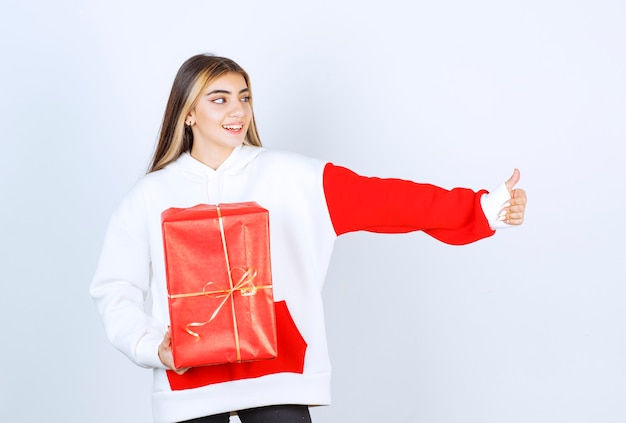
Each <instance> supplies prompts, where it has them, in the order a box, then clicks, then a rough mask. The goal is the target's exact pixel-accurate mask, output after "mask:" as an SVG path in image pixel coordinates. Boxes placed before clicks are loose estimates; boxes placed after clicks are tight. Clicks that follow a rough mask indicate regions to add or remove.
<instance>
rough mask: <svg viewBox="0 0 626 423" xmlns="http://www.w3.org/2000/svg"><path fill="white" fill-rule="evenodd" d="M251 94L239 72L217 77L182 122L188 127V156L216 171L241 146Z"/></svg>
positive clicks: (246, 124)
mask: <svg viewBox="0 0 626 423" xmlns="http://www.w3.org/2000/svg"><path fill="white" fill-rule="evenodd" d="M249 101H250V91H249V89H248V86H247V84H246V81H245V79H244V78H243V76H241V75H240V74H238V73H228V74H226V75H223V76H221V77H219V78H217V79H216V80H215V81H213V82H212V83H211V84H209V86H208V87H206V89H205V90H204V92H203V93H202V94H201V95H200V98H199V99H198V103H197V104H196V107H195V108H194V109H193V110H192V111H191V112H190V113H189V115H188V116H187V119H186V120H185V122H186V123H187V124H190V125H191V130H192V132H193V147H192V149H191V155H192V156H194V157H195V158H196V159H198V160H200V161H202V162H204V163H206V164H207V165H209V166H211V167H213V168H214V169H215V168H217V167H218V166H219V165H220V164H222V162H223V161H224V160H226V158H227V157H228V155H229V154H230V153H231V152H232V151H233V149H234V148H235V147H237V146H238V145H240V144H241V143H243V141H244V139H245V137H246V133H247V131H248V126H249V125H250V119H251V118H252V108H251V106H250V103H249Z"/></svg>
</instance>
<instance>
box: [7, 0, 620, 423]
mask: <svg viewBox="0 0 626 423" xmlns="http://www.w3.org/2000/svg"><path fill="white" fill-rule="evenodd" d="M624 22H626V3H624V2H623V1H621V0H614V1H609V0H594V1H591V0H587V1H585V0H578V1H576V0H572V1H565V0H562V1H559V0H530V1H498V0H477V1H471V2H469V1H462V0H443V1H436V2H435V1H416V2H410V1H399V0H387V1H384V2H372V1H352V0H351V1H340V0H332V1H330V0H316V1H307V2H296V1H244V2H237V1H222V2H216V1H190V0H179V1H144V0H141V1H140V0H135V1H128V2H127V1H118V0H109V1H70V0H57V1H45V0H36V1H6V0H5V1H3V4H2V11H1V13H0V45H1V46H2V49H1V52H0V53H1V63H2V65H1V66H0V81H1V82H0V83H1V85H2V92H1V94H0V107H1V109H0V143H1V147H2V148H1V150H0V205H1V207H0V231H1V232H0V249H1V250H0V253H1V254H0V283H1V288H2V291H1V294H0V319H1V327H2V341H1V344H0V345H1V349H0V364H1V366H0V420H1V421H6V422H35V421H50V422H77V423H83V422H89V423H111V422H115V423H127V422H128V423H130V422H134V423H142V422H149V421H150V419H151V416H150V384H151V372H150V371H147V370H143V369H140V368H138V367H135V366H134V365H133V364H131V363H130V362H129V361H128V360H127V359H126V358H125V357H124V356H123V355H122V354H120V353H119V352H117V351H116V350H115V349H114V348H113V347H112V346H110V344H109V343H108V341H107V340H106V337H105V334H104V330H103V329H102V326H101V324H100V320H99V316H98V315H97V312H96V309H95V307H94V305H93V304H92V302H91V299H90V298H89V295H88V286H89V284H90V281H91V277H92V274H93V272H94V270H95V266H96V262H97V259H98V254H99V250H100V246H101V243H102V240H103V236H104V230H105V227H106V224H107V221H108V218H109V216H110V214H111V212H112V210H113V208H114V207H115V206H116V204H117V203H118V201H120V199H121V198H122V197H123V196H124V194H125V193H126V192H127V191H128V189H130V187H131V186H132V184H133V183H134V182H135V181H136V180H137V178H139V177H140V176H141V175H142V174H143V173H144V172H145V169H146V166H147V164H148V161H149V159H150V155H151V153H152V149H153V146H154V142H155V139H156V134H157V131H158V127H159V125H160V119H161V117H162V113H163V110H164V107H165V101H166V98H167V95H168V93H169V89H170V86H171V82H172V80H173V78H174V74H175V72H176V70H177V69H178V67H179V66H180V65H181V64H182V62H183V61H184V60H185V59H187V58H188V57H189V56H191V55H193V54H196V53H201V52H212V53H216V54H220V55H225V56H229V57H232V58H233V59H235V60H236V61H238V62H239V63H240V64H241V65H242V66H243V67H244V68H246V69H247V70H248V72H249V73H250V75H251V77H252V87H253V90H254V96H255V111H256V117H257V122H258V125H259V130H260V133H261V138H262V140H263V142H264V144H265V145H266V146H267V147H270V148H277V149H289V150H293V151H297V152H301V153H304V154H307V155H310V156H315V157H319V158H323V159H325V160H329V161H333V162H335V163H337V164H341V165H345V166H348V167H351V168H352V169H354V170H355V171H357V172H360V173H363V174H369V175H378V176H395V177H402V178H409V179H413V180H418V181H424V182H432V183H435V184H438V185H441V186H444V187H447V188H452V187H454V186H458V185H462V186H469V187H472V188H476V189H478V188H483V187H484V188H488V189H490V188H493V187H494V186H495V185H497V184H498V183H500V182H502V181H504V180H505V179H506V178H508V176H509V175H510V173H511V171H512V170H513V168H514V167H519V168H520V169H521V172H522V181H521V184H520V185H521V186H523V187H524V188H526V190H527V191H528V194H529V199H530V201H529V206H528V212H527V223H526V224H525V225H524V226H523V227H522V228H518V229H507V230H504V231H500V232H499V233H498V234H496V236H495V237H492V238H489V239H487V240H484V241H481V242H479V243H476V244H473V245H469V246H465V247H450V246H447V245H443V244H440V243H437V242H436V241H434V240H433V239H431V238H429V237H428V236H426V235H424V234H422V233H414V234H407V235H396V236H391V235H389V236H386V235H374V234H351V235H347V236H345V237H342V238H340V239H339V240H338V242H337V245H336V250H335V254H334V256H333V260H332V263H331V268H330V272H329V275H328V279H327V285H326V288H325V291H324V295H325V298H326V315H327V325H328V334H329V341H330V348H331V357H332V361H333V370H334V378H333V401H334V403H333V405H332V406H330V407H324V408H316V409H314V410H313V412H312V413H313V417H314V421H315V423H325V422H327V423H328V422H356V421H361V422H378V421H398V422H400V421H402V422H426V423H439V422H441V423H457V422H458V423H468V422H476V423H491V422H493V423H496V422H497V423H501V422H507V423H515V422H525V423H526V422H535V423H536V422H540V423H543V422H546V423H547V422H550V423H552V422H568V423H578V422H581V423H582V422H594V423H595V422H602V423H612V422H616V423H617V422H625V421H626V401H625V398H626V330H625V326H626V307H625V304H626V288H625V287H624V282H625V278H624V270H625V267H626V265H625V262H626V260H625V259H626V254H625V253H626V251H625V248H624V239H625V237H626V230H625V229H624V217H625V215H626V200H625V199H624V189H623V186H624V182H625V177H624V166H623V163H624V154H623V153H622V148H623V147H622V146H623V144H624V142H625V141H626V25H625V24H624Z"/></svg>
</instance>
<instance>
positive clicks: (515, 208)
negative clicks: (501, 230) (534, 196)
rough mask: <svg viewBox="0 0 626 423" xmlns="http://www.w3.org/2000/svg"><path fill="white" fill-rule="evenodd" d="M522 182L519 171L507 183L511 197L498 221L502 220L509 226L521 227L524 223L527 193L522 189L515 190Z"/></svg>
mask: <svg viewBox="0 0 626 423" xmlns="http://www.w3.org/2000/svg"><path fill="white" fill-rule="evenodd" d="M519 180H520V172H519V170H518V169H515V170H513V175H511V177H510V178H509V180H508V181H506V182H505V185H506V187H507V189H508V190H509V196H510V197H511V198H510V200H509V201H507V202H506V203H505V204H504V205H503V207H502V210H500V213H499V214H498V220H501V221H503V222H505V223H507V224H509V225H521V224H522V223H524V213H525V212H526V191H524V190H523V189H520V188H515V185H517V183H518V182H519Z"/></svg>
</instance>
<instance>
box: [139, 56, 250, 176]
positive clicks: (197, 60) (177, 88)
mask: <svg viewBox="0 0 626 423" xmlns="http://www.w3.org/2000/svg"><path fill="white" fill-rule="evenodd" d="M227 73H238V74H239V75H241V76H242V77H243V79H244V80H245V81H246V85H247V86H248V89H250V93H252V89H251V88H250V77H249V76H248V74H247V73H246V71H245V70H243V68H242V67H241V66H239V65H238V64H237V63H235V62H234V61H233V60H231V59H228V58H226V57H219V56H213V55H210V54H199V55H196V56H193V57H191V58H189V59H187V61H185V63H183V65H182V66H181V67H180V69H179V70H178V73H177V74H176V78H174V83H173V84H172V90H171V91H170V97H169V99H168V101H167V106H166V107H165V113H164V115H163V123H162V124H161V129H160V131H159V138H158V142H157V145H156V148H155V150H154V156H153V158H152V164H151V165H150V168H149V170H148V173H150V172H154V171H157V170H159V169H162V168H164V167H165V166H167V165H168V164H170V163H171V162H173V161H174V160H176V159H177V158H179V157H180V156H181V155H182V154H183V153H185V152H187V151H191V147H192V146H193V133H192V132H191V128H190V127H188V126H186V125H185V119H186V117H187V115H188V114H189V113H190V112H191V111H192V110H193V109H194V107H196V103H197V102H198V98H199V97H200V96H201V95H202V93H203V92H204V90H205V89H206V87H207V86H208V85H209V84H211V83H212V82H213V81H214V80H215V79H217V78H219V77H221V76H223V75H225V74H227ZM251 98H252V97H251ZM250 110H251V111H252V118H251V119H250V125H249V127H248V131H247V132H246V137H245V139H244V144H248V145H254V146H258V147H260V146H261V140H260V139H259V134H258V132H257V128H256V123H255V121H254V110H253V109H252V100H250Z"/></svg>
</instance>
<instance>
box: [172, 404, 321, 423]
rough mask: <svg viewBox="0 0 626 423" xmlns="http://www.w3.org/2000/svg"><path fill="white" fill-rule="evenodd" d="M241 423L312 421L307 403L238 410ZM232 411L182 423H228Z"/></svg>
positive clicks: (298, 422) (296, 422)
mask: <svg viewBox="0 0 626 423" xmlns="http://www.w3.org/2000/svg"><path fill="white" fill-rule="evenodd" d="M237 415H238V416H239V419H240V420H241V423H311V415H310V414H309V407H308V406H306V405H271V406H268V407H259V408H249V409H247V410H239V411H237ZM229 421H230V413H224V414H216V415H214V416H207V417H200V418H198V419H193V420H185V421H184V422H180V423H228V422H229Z"/></svg>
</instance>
